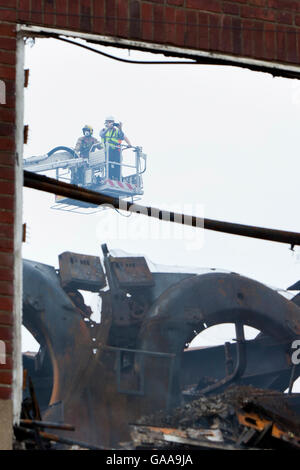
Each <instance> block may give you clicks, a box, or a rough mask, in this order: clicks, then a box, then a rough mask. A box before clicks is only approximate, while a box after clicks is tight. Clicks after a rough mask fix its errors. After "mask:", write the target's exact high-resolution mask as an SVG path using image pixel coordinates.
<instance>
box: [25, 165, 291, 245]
mask: <svg viewBox="0 0 300 470" xmlns="http://www.w3.org/2000/svg"><path fill="white" fill-rule="evenodd" d="M24 186H26V187H27V188H32V189H38V190H40V191H46V192H48V193H52V194H56V195H60V196H65V197H68V198H72V199H77V200H78V201H83V202H88V203H91V204H95V205H97V206H99V205H104V204H107V205H111V206H113V207H115V208H116V209H121V210H125V211H127V212H136V213H140V214H143V215H146V216H148V217H154V218H156V219H159V220H167V221H170V222H175V223H180V224H182V223H184V225H188V226H191V227H198V228H204V229H207V230H213V231H215V232H223V233H229V234H231V235H240V236H244V237H250V238H258V239H260V240H268V241H273V242H278V243H287V244H289V245H291V248H293V247H294V246H295V245H300V233H298V232H288V231H286V230H276V229H270V228H265V227H255V226H251V225H243V224H235V223H231V222H223V221H219V220H212V219H204V218H201V217H196V216H186V215H183V214H177V213H175V212H168V211H165V210H160V209H157V208H154V207H150V206H148V207H147V206H141V205H138V204H134V203H131V202H128V201H124V200H120V199H119V198H115V197H111V196H107V195H105V194H102V193H98V192H96V191H91V190H89V189H84V188H80V187H78V186H76V185H73V184H68V183H64V182H62V181H57V180H56V179H53V178H49V177H47V176H43V175H37V174H35V173H32V172H30V171H24ZM166 215H167V218H166ZM182 221H184V222H182Z"/></svg>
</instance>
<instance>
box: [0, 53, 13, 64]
mask: <svg viewBox="0 0 300 470" xmlns="http://www.w3.org/2000/svg"><path fill="white" fill-rule="evenodd" d="M15 63H16V54H15V52H10V51H0V64H9V65H14V64H15Z"/></svg>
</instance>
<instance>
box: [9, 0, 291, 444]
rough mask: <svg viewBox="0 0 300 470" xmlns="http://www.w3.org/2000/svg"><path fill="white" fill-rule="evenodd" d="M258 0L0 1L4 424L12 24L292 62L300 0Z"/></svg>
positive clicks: (15, 91) (17, 240)
mask: <svg viewBox="0 0 300 470" xmlns="http://www.w3.org/2000/svg"><path fill="white" fill-rule="evenodd" d="M260 3H261V5H260V6H258V5H257V1H254V0H235V1H231V2H228V1H221V0H214V1H209V0H153V1H138V0H134V1H128V0H119V1H116V0H81V1H77V0H72V1H70V0H60V1H56V2H55V1H54V0H44V1H42V0H36V1H29V0H20V1H17V0H6V1H0V182H1V184H0V340H1V341H2V343H1V344H2V345H3V346H4V347H5V361H1V363H0V418H1V421H2V422H4V419H5V420H6V422H7V423H9V422H10V421H12V401H11V400H12V398H13V399H14V402H15V407H14V414H15V419H16V416H17V415H18V407H19V395H20V325H21V306H20V303H21V288H22V287H21V275H20V258H21V188H22V176H21V171H22V169H21V166H20V161H21V158H22V140H23V122H22V121H23V110H22V100H23V98H22V95H23V94H22V86H23V76H22V67H23V65H22V51H19V53H18V52H17V51H18V46H17V25H24V24H25V25H36V26H40V27H42V28H43V27H48V28H55V29H56V30H68V31H73V32H75V34H74V35H76V33H78V34H79V33H91V34H94V35H99V39H100V40H101V38H100V36H101V37H102V40H103V37H104V36H105V37H106V40H107V39H110V40H111V41H113V42H115V44H119V42H120V41H121V40H128V41H131V44H132V45H134V44H135V45H136V47H141V43H139V42H138V41H142V42H143V43H144V44H148V46H149V48H150V50H151V48H152V49H153V50H155V48H156V45H159V49H160V50H164V47H165V48H167V47H169V46H172V47H174V48H176V47H177V48H182V49H181V50H182V51H184V50H185V51H188V50H192V49H193V50H194V51H202V52H203V51H204V52H205V53H210V52H214V53H220V54H224V55H229V56H230V57H235V58H236V59H238V58H239V57H241V58H245V63H246V64H249V63H250V62H251V60H261V61H262V60H264V61H270V64H271V63H272V62H277V63H278V62H280V63H282V64H283V65H285V66H287V67H288V68H289V67H291V66H294V65H297V64H298V63H299V44H298V42H299V34H298V33H299V28H300V1H298V0H295V1H293V2H283V1H280V0H272V1H270V0H265V1H262V2H260ZM94 39H95V38H94ZM20 41H21V42H22V39H20ZM21 42H20V44H21ZM128 44H129V43H127V46H128ZM123 45H124V44H123ZM20 47H21V45H20ZM149 48H148V49H149ZM156 50H157V48H156ZM174 51H175V52H174V53H176V50H175V49H174ZM182 53H183V52H182ZM243 60H244V59H243ZM17 64H18V67H19V71H17ZM17 77H18V78H17ZM18 87H19V88H18ZM3 362H4V363H3ZM13 371H14V372H13ZM13 383H14V385H13ZM12 391H13V392H14V397H13V394H12ZM4 416H5V418H4ZM5 429H6V431H5V432H4V435H0V448H9V447H10V445H11V439H12V437H11V434H9V433H10V431H9V429H10V427H9V425H8V424H7V426H6V427H5Z"/></svg>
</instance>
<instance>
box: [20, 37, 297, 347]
mask: <svg viewBox="0 0 300 470" xmlns="http://www.w3.org/2000/svg"><path fill="white" fill-rule="evenodd" d="M95 47H97V46H95ZM99 49H102V50H105V52H110V53H112V54H115V55H118V56H122V57H126V58H129V59H130V58H131V59H141V60H153V56H152V55H150V54H145V53H141V52H134V51H131V52H130V55H129V53H128V51H126V50H118V49H114V48H103V47H102V48H101V47H100V46H99ZM154 59H157V60H160V59H162V60H165V58H164V57H163V56H158V55H155V56H154ZM26 67H27V68H29V69H30V80H29V88H28V89H26V91H25V123H26V124H29V142H28V144H27V145H25V146H24V157H30V156H33V155H42V154H45V153H46V152H48V151H49V150H50V149H52V148H53V147H56V146H58V145H66V146H71V147H74V146H75V143H76V140H77V138H78V137H79V136H80V135H82V132H81V129H82V126H83V125H84V124H90V125H92V126H93V128H94V136H96V137H98V135H99V131H100V129H101V128H102V127H103V123H104V119H105V117H106V116H107V115H111V114H113V115H114V116H115V118H116V119H117V120H120V121H122V122H123V128H124V131H125V133H126V134H127V136H128V137H129V139H130V140H131V142H132V144H133V145H140V146H142V147H143V150H144V152H145V153H146V154H147V156H148V161H147V164H148V170H147V173H146V174H145V175H144V189H145V194H144V196H143V197H142V199H141V201H140V203H141V204H145V205H153V206H155V207H160V208H165V209H170V210H173V209H176V210H177V211H178V212H185V213H188V214H194V215H200V216H205V217H207V218H212V219H217V220H224V221H229V222H237V223H242V224H249V225H257V226H264V227H270V228H276V229H282V230H291V231H300V224H299V215H298V214H299V195H298V192H299V174H300V161H299V156H298V153H299V149H298V146H299V121H300V119H299V115H300V82H298V81H296V80H289V79H281V78H272V77H271V76H270V75H268V74H263V73H257V72H251V71H249V70H243V69H239V68H234V67H220V66H202V65H130V64H122V63H119V62H116V61H113V60H111V59H107V58H104V57H102V56H100V55H96V54H94V53H92V52H88V51H85V50H83V49H81V48H78V47H75V46H71V45H68V44H65V43H61V42H59V41H56V40H54V39H37V40H36V42H35V45H34V46H33V47H29V46H26ZM53 204H54V196H53V195H49V194H46V193H42V192H37V191H34V190H29V189H25V190H24V222H26V223H27V226H28V241H27V242H26V243H25V244H23V256H24V258H28V259H33V260H36V261H40V262H43V263H47V264H51V265H53V266H56V267H57V265H58V255H59V254H60V253H61V252H63V251H75V252H78V253H85V254H90V255H99V254H100V245H101V243H104V242H105V243H107V244H108V247H109V248H113V249H120V250H124V251H126V252H130V253H133V254H143V255H145V256H147V257H148V258H149V259H150V260H152V262H153V263H156V264H164V265H178V266H188V267H190V268H191V269H195V268H202V267H217V268H222V269H225V270H229V271H234V272H237V273H240V274H242V275H245V276H247V277H250V278H253V279H255V280H258V281H261V282H263V283H265V284H268V285H271V286H275V287H280V288H287V287H288V286H289V285H291V284H292V283H294V282H296V281H297V280H299V279H300V254H299V251H298V252H297V250H296V252H295V253H293V252H292V251H290V249H289V247H288V246H287V245H283V244H279V243H273V242H264V241H260V240H253V239H250V238H245V237H238V236H231V235H225V234H224V235H222V234H219V233H215V232H211V231H205V233H203V231H202V230H196V229H191V228H184V229H183V228H182V227H176V228H175V226H174V225H172V226H171V224H167V223H160V222H155V221H149V219H147V218H145V217H143V216H131V217H130V218H128V219H126V218H124V217H122V216H120V215H119V214H117V213H116V212H115V211H102V212H99V213H97V214H94V215H89V216H87V215H78V214H69V213H66V212H61V211H56V210H53V209H51V206H52V205H53ZM28 347H30V341H29V343H28V342H27V343H26V342H25V343H24V345H23V348H25V349H28Z"/></svg>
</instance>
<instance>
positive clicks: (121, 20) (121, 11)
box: [117, 0, 128, 37]
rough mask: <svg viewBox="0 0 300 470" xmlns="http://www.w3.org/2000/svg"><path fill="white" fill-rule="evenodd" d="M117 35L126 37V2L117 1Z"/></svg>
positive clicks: (125, 0) (124, 0)
mask: <svg viewBox="0 0 300 470" xmlns="http://www.w3.org/2000/svg"><path fill="white" fill-rule="evenodd" d="M117 8H118V17H117V34H118V36H123V37H127V36H128V0H118V1H117Z"/></svg>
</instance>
